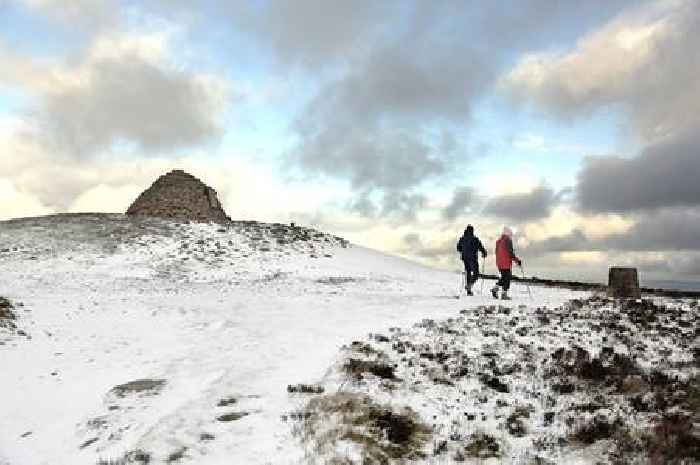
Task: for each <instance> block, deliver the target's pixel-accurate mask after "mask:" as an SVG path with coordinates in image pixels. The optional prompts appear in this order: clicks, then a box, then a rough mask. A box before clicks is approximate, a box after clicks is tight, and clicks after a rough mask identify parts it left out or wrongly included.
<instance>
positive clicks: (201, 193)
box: [126, 170, 231, 223]
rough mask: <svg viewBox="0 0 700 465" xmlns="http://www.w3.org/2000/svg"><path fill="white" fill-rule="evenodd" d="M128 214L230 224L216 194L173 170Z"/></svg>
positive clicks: (179, 171)
mask: <svg viewBox="0 0 700 465" xmlns="http://www.w3.org/2000/svg"><path fill="white" fill-rule="evenodd" d="M126 214H127V215H129V216H155V217H160V218H172V219H177V220H189V221H195V222H200V223H204V222H216V223H225V222H229V221H231V218H229V217H228V216H227V215H226V212H225V211H224V209H223V208H222V206H221V203H220V202H219V199H218V197H217V196H216V191H215V190H214V189H212V188H211V187H209V186H207V185H206V184H204V183H203V182H202V181H200V180H199V179H197V178H196V177H194V176H192V175H191V174H188V173H185V172H184V171H182V170H174V171H171V172H169V173H167V174H164V175H163V176H161V177H159V178H158V179H157V180H156V182H154V183H153V185H152V186H151V187H149V188H148V189H146V190H145V191H144V192H143V193H142V194H141V195H139V197H138V198H137V199H136V200H135V201H134V203H133V204H131V206H130V207H129V209H128V210H127V211H126Z"/></svg>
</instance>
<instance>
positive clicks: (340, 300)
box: [0, 215, 601, 465]
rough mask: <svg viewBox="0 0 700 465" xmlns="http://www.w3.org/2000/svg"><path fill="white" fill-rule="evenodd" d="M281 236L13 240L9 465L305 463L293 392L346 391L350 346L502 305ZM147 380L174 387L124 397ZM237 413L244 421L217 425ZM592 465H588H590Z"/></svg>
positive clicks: (366, 258)
mask: <svg viewBox="0 0 700 465" xmlns="http://www.w3.org/2000/svg"><path fill="white" fill-rule="evenodd" d="M275 228H277V229H278V231H277V232H275ZM280 229H284V228H282V226H280V225H277V226H275V225H263V224H252V223H251V224H244V223H237V224H235V225H234V226H233V227H228V228H222V227H221V226H218V225H213V224H206V225H199V224H197V225H191V224H170V223H166V222H163V221H160V220H138V221H137V220H130V219H128V218H126V217H124V216H121V215H81V216H57V217H45V218H39V219H27V220H18V221H12V222H4V223H0V269H2V278H0V279H1V281H0V295H2V296H4V297H7V298H9V299H11V300H12V301H14V302H15V303H17V302H21V303H22V304H23V306H21V307H20V306H17V307H16V311H17V313H19V319H18V321H17V325H18V327H20V328H21V329H22V330H24V331H26V333H27V334H28V336H27V337H21V336H17V335H8V334H4V333H3V332H1V331H2V329H0V342H2V343H3V345H0V367H2V383H1V384H0V400H1V404H0V405H1V407H0V409H1V410H2V412H1V414H0V464H1V465H6V464H11V465H40V464H71V465H75V464H78V465H79V464H90V465H93V464H95V463H97V462H98V460H100V459H103V460H106V459H117V458H119V457H123V456H124V454H126V453H128V452H130V451H135V450H143V451H147V452H148V453H149V454H151V456H152V459H153V460H152V462H151V463H166V461H168V459H169V457H170V458H172V457H171V455H172V454H177V453H178V452H182V454H181V455H182V458H180V459H179V460H178V461H177V463H197V464H205V465H208V464H212V465H213V464H229V463H241V464H296V463H305V461H306V460H308V453H309V451H308V450H307V449H308V445H305V444H302V443H300V441H299V438H298V437H297V436H295V434H294V425H293V424H290V422H289V421H283V420H282V418H283V417H284V416H286V415H288V414H289V413H290V412H296V411H299V409H300V408H303V406H304V402H305V400H304V397H303V396H300V395H296V394H294V395H290V394H289V393H288V392H287V389H286V388H287V386H288V385H289V384H297V383H309V384H313V383H318V382H323V383H324V385H326V386H327V387H328V388H333V387H334V386H335V387H336V388H337V385H338V366H339V363H341V360H342V357H344V354H345V351H346V349H341V347H343V346H344V345H348V344H350V342H351V341H354V340H362V339H367V337H368V334H369V333H374V334H376V333H382V334H389V333H390V328H402V330H401V331H403V332H404V333H405V334H409V333H411V334H413V333H414V332H415V331H419V332H420V331H423V330H424V329H425V328H423V329H421V328H420V327H418V328H417V329H415V328H414V329H409V328H412V327H413V325H414V324H415V323H417V322H420V321H422V320H423V319H426V318H430V319H432V320H438V321H445V320H447V319H448V318H470V315H471V317H473V315H474V313H473V312H475V311H477V312H478V308H479V307H480V306H483V305H492V304H493V302H494V301H493V299H492V298H491V296H490V295H488V296H487V295H486V294H488V288H489V287H490V285H491V284H492V283H491V282H486V283H485V285H484V286H483V294H484V295H476V296H474V297H469V298H467V297H466V296H463V298H461V299H455V294H456V292H457V288H458V285H459V282H460V277H459V275H458V274H457V273H454V272H448V271H442V270H435V269H430V268H425V267H422V266H419V265H417V264H414V263H411V262H409V261H406V260H403V259H400V258H397V257H392V256H388V255H385V254H382V253H379V252H376V251H372V250H369V249H365V248H362V247H358V246H354V245H348V244H347V243H346V242H345V241H342V240H341V239H340V238H335V237H333V236H328V235H321V234H318V235H315V234H316V233H314V232H310V233H309V234H307V235H306V236H305V237H306V239H303V240H298V237H297V239H294V240H292V239H293V238H292V239H290V238H289V237H287V236H289V234H292V233H290V232H289V229H284V231H283V232H280V231H279V230H280ZM285 234H286V235H287V236H285V237H286V238H285V239H284V240H279V241H278V240H277V239H279V238H280V237H281V236H284V235H285ZM294 234H296V233H294ZM297 236H298V235H297ZM288 239H289V240H288ZM476 289H477V294H479V293H480V292H481V287H480V285H479V284H477V286H476ZM532 292H533V294H534V297H535V300H532V299H531V298H530V296H529V295H528V294H527V292H526V290H525V288H522V287H520V286H519V285H518V284H514V287H513V290H512V296H513V301H512V302H509V303H508V304H507V305H508V307H510V308H513V309H515V310H514V313H517V314H519V315H521V316H522V317H523V318H528V315H531V314H532V313H533V312H534V309H535V308H537V307H545V306H547V307H549V308H555V307H561V306H562V305H563V304H564V303H565V302H567V301H568V300H570V299H574V298H579V299H582V298H586V297H588V294H584V293H578V292H573V291H567V290H562V289H544V288H538V287H533V288H532ZM461 311H462V312H463V314H460V312H461ZM464 312H466V313H464ZM504 318H505V317H504ZM498 321H499V322H500V323H499V324H502V323H504V321H505V320H504V319H502V318H499V319H498ZM501 328H504V326H501ZM512 329H513V328H511V330H512ZM426 331H427V330H426ZM394 333H395V334H402V333H401V332H396V331H394ZM426 334H427V333H423V336H421V337H427V336H426ZM470 340H471V344H472V345H473V347H472V348H471V349H470V348H469V347H466V346H465V350H472V349H473V350H481V349H482V345H483V344H488V343H489V340H488V337H485V336H484V335H483V334H482V333H481V332H480V331H476V330H475V332H474V334H473V335H472V338H471V339H470ZM521 342H522V341H521ZM552 344H553V346H556V341H554V342H552ZM496 346H497V347H498V350H503V351H507V350H508V348H507V347H503V346H502V345H497V344H496ZM549 348H550V345H548V347H547V350H549ZM504 354H506V355H504V356H507V352H504ZM404 375H405V376H408V374H404ZM143 379H151V380H164V381H165V384H164V385H163V387H162V389H160V390H158V389H154V390H145V391H141V392H133V393H126V394H124V395H119V394H118V393H117V392H115V391H114V388H115V386H119V385H123V384H125V383H129V382H131V381H135V380H143ZM370 384H371V383H370ZM358 389H360V390H362V389H366V390H367V392H372V393H373V394H375V395H376V396H378V398H383V399H384V400H386V401H388V402H391V403H396V404H401V403H404V404H407V405H411V406H413V407H414V408H415V409H416V410H417V411H419V413H420V414H421V415H430V414H431V413H432V412H433V411H435V412H437V411H438V410H435V408H436V407H434V406H433V407H431V408H432V410H431V408H426V407H423V406H422V405H423V403H425V401H424V400H422V399H435V396H438V397H439V396H441V395H443V394H445V393H444V392H441V391H439V390H438V391H435V390H428V391H425V392H422V394H421V395H419V394H420V393H419V394H417V393H415V392H413V393H409V392H407V391H404V390H401V389H400V390H398V392H396V393H395V394H394V397H393V398H392V396H391V394H388V393H386V392H383V393H382V392H378V391H377V389H376V387H372V386H371V385H365V386H364V387H359V388H358ZM421 396H422V397H421ZM231 398H233V399H235V401H233V400H232V401H231V403H229V405H224V406H219V405H218V404H219V403H220V402H221V401H222V400H225V399H231ZM438 404H439V402H438ZM538 412H539V411H538ZM230 413H242V414H244V416H242V417H241V418H239V419H236V420H232V421H220V420H219V419H218V418H220V417H221V416H222V415H225V414H230ZM539 413H541V412H539ZM539 413H538V414H539ZM445 418H447V417H445ZM488 428H491V429H494V428H496V425H495V424H492V425H490V426H488ZM209 435H211V436H209ZM212 436H213V437H212ZM522 444H525V442H522ZM81 446H82V447H81ZM518 447H521V446H518V441H513V442H512V448H513V450H516V451H520V452H522V450H521V449H518ZM596 447H601V446H600V444H598V445H597V446H596ZM589 452H590V451H589ZM173 460H174V459H173ZM570 460H571V461H569V462H567V463H574V458H573V456H571V457H570ZM595 460H596V459H595V457H594V456H593V455H591V454H590V453H589V454H588V455H586V454H583V455H582V456H581V457H580V458H579V459H577V463H595ZM436 463H446V462H436ZM483 463H487V462H483ZM513 463H518V462H513Z"/></svg>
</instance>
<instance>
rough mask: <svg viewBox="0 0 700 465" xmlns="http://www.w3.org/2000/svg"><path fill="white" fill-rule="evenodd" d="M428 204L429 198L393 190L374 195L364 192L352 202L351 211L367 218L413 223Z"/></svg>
mask: <svg viewBox="0 0 700 465" xmlns="http://www.w3.org/2000/svg"><path fill="white" fill-rule="evenodd" d="M427 203H428V199H427V197H426V196H425V195H423V194H418V193H411V192H404V191H395V190H391V191H382V192H381V193H376V195H372V193H371V192H363V193H361V194H359V195H358V196H356V197H355V199H354V200H353V201H351V202H350V205H349V210H350V211H352V212H355V213H359V214H360V215H362V216H365V217H367V218H378V217H380V216H382V217H386V218H394V219H398V220H401V221H411V220H414V219H415V216H416V213H417V212H418V211H419V210H420V209H422V208H423V207H425V205H426V204H427Z"/></svg>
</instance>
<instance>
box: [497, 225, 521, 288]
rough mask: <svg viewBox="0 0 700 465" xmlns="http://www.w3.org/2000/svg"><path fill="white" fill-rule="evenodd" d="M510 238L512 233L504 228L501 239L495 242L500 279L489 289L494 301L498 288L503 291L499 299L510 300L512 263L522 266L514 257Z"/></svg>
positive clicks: (507, 228)
mask: <svg viewBox="0 0 700 465" xmlns="http://www.w3.org/2000/svg"><path fill="white" fill-rule="evenodd" d="M512 236H513V231H512V230H511V229H510V228H509V227H507V226H506V227H505V228H503V234H501V237H500V238H499V239H498V240H497V241H496V267H497V268H498V271H499V272H500V273H501V279H499V280H498V282H497V283H496V285H495V286H494V287H493V289H491V294H493V297H494V298H496V299H498V287H499V286H500V287H501V288H502V289H503V291H502V292H501V299H503V300H510V297H508V289H509V288H510V280H511V278H512V277H513V273H512V271H511V268H512V267H513V262H515V263H517V264H518V266H522V261H521V260H520V259H519V258H518V257H516V256H515V251H514V250H513V239H512Z"/></svg>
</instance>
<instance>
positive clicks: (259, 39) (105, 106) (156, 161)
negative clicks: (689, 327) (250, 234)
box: [0, 0, 700, 281]
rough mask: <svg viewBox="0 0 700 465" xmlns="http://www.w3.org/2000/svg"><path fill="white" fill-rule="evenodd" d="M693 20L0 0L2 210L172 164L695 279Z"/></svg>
mask: <svg viewBox="0 0 700 465" xmlns="http://www.w3.org/2000/svg"><path fill="white" fill-rule="evenodd" d="M697 43H700V4H698V3H697V2H696V1H695V0H655V1H652V0H649V1H641V0H637V1H630V0H591V1H588V2H581V1H573V0H559V1H552V0H521V1H518V2H513V1H510V0H493V1H491V2H482V1H476V0H474V1H467V0H464V1H457V0H455V1H451V0H435V1H430V2H425V1H422V0H385V1H381V2H376V1H372V0H353V1H349V0H348V1H337V2H329V1H325V0H249V1H238V0H219V1H213V0H212V1H201V2H186V1H182V0H171V1H165V0H152V1H145V2H141V1H126V0H72V1H69V0H63V1H59V0H0V194H2V198H3V201H2V202H0V219H10V218H15V217H27V216H36V215H45V214H53V213H63V212H123V211H125V210H126V209H127V207H128V206H129V204H130V203H131V202H132V201H133V200H134V199H135V197H136V196H137V195H138V194H139V193H140V192H141V191H143V190H144V189H145V188H147V187H148V186H149V185H150V184H151V183H152V182H153V181H154V180H155V179H156V178H157V177H158V176H159V175H161V174H164V173H165V172H167V171H169V170H171V169H184V170H186V171H188V172H190V173H192V174H193V175H195V176H197V177H199V178H200V179H202V180H203V181H204V182H206V183H207V184H209V185H211V186H212V187H214V188H215V189H216V190H217V192H218V193H219V197H220V200H221V201H222V203H223V205H224V207H225V209H226V211H227V212H228V214H229V216H231V217H232V218H233V219H246V220H260V221H275V222H296V223H298V224H304V225H308V226H313V227H316V228H319V229H322V230H324V231H329V232H332V233H334V234H337V235H341V236H343V237H346V238H348V239H350V240H351V241H353V242H355V243H358V244H361V245H365V246H368V247H372V248H376V249H379V250H382V251H386V252H388V253H392V254H397V255H401V256H404V257H407V258H409V259H413V260H416V261H419V262H422V263H424V264H427V265H430V266H435V267H441V268H447V269H459V267H460V262H459V259H458V256H457V253H456V251H455V244H456V241H457V239H458V238H459V236H460V235H461V233H462V231H463V229H464V228H465V227H466V225H467V224H472V225H474V227H475V229H476V232H477V235H479V236H480V237H481V239H482V241H483V242H484V244H485V245H486V247H487V249H488V250H492V249H493V244H494V242H495V240H496V239H497V238H498V236H499V234H500V231H501V230H502V228H503V227H504V226H510V227H511V228H513V229H514V230H515V236H514V238H515V248H516V253H517V254H518V255H520V256H521V257H522V259H523V260H524V264H525V269H526V272H527V274H529V275H537V276H541V277H560V278H575V279H596V280H604V279H605V277H606V276H607V270H608V267H609V266H615V265H617V266H636V267H637V268H639V270H640V273H641V275H642V279H643V280H645V279H673V280H686V281H700V234H698V232H700V111H699V110H700V52H698V49H697ZM494 271H495V266H494V265H493V263H492V260H490V259H489V260H487V262H486V272H494Z"/></svg>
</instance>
